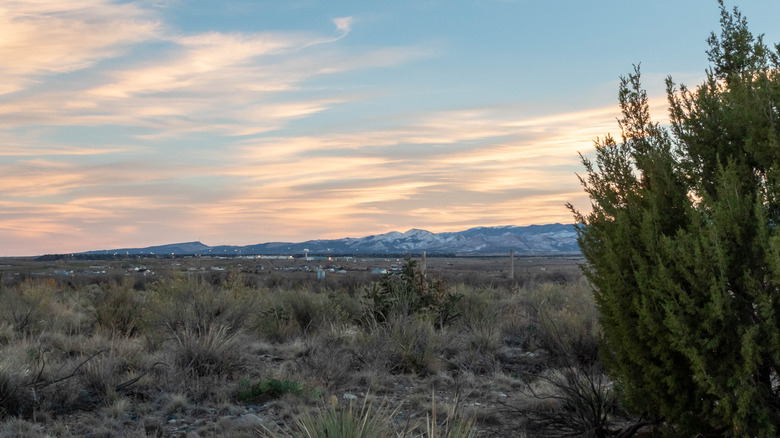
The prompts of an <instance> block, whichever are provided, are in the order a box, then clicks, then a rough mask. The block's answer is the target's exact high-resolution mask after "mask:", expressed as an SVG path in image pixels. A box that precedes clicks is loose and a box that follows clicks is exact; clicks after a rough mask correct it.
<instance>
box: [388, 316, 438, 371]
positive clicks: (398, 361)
mask: <svg viewBox="0 0 780 438" xmlns="http://www.w3.org/2000/svg"><path fill="white" fill-rule="evenodd" d="M385 329H386V330H388V331H389V337H388V338H387V340H388V345H386V347H385V348H387V350H388V351H389V354H390V358H389V360H390V363H389V366H390V371H391V372H394V373H413V374H419V375H427V374H430V373H432V372H436V371H438V370H439V369H440V365H441V364H440V359H439V355H438V353H439V339H438V336H437V333H436V331H435V330H434V327H433V324H432V323H431V322H430V320H428V319H426V318H423V317H420V316H407V315H399V316H396V317H395V318H394V319H393V320H392V321H390V322H389V324H386V325H385Z"/></svg>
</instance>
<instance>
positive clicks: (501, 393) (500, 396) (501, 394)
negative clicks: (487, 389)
mask: <svg viewBox="0 0 780 438" xmlns="http://www.w3.org/2000/svg"><path fill="white" fill-rule="evenodd" d="M496 396H497V397H498V398H506V394H504V393H503V392H499V393H498V394H496Z"/></svg>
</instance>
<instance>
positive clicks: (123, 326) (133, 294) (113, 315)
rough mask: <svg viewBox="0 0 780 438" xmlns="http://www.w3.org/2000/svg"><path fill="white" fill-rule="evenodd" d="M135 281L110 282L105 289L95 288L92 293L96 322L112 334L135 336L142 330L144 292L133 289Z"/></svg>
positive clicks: (127, 279)
mask: <svg viewBox="0 0 780 438" xmlns="http://www.w3.org/2000/svg"><path fill="white" fill-rule="evenodd" d="M133 283H134V281H133V280H132V279H131V278H129V277H128V278H125V279H124V280H123V281H122V283H116V282H113V281H112V282H110V283H109V284H108V285H107V286H106V287H104V288H93V290H92V293H91V296H92V297H91V298H92V305H93V308H94V313H95V322H96V323H97V324H98V325H99V326H100V327H102V328H104V329H106V330H110V331H111V332H114V333H117V334H120V335H127V336H133V335H135V334H137V333H138V332H139V330H140V326H141V323H142V321H143V313H144V296H143V292H138V291H136V290H135V289H134V288H133Z"/></svg>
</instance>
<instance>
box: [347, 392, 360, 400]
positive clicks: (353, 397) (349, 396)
mask: <svg viewBox="0 0 780 438" xmlns="http://www.w3.org/2000/svg"><path fill="white" fill-rule="evenodd" d="M356 399H357V396H356V395H355V394H350V393H348V392H347V393H344V400H356Z"/></svg>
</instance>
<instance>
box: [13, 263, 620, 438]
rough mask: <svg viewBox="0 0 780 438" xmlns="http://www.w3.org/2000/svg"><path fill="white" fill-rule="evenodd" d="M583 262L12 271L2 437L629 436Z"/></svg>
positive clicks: (86, 266) (29, 266)
mask: <svg viewBox="0 0 780 438" xmlns="http://www.w3.org/2000/svg"><path fill="white" fill-rule="evenodd" d="M579 263H582V259H581V258H577V257H515V260H514V276H513V277H510V275H509V269H510V267H509V265H510V261H509V257H484V258H460V257H454V258H436V257H429V258H428V259H427V260H426V262H425V267H426V269H425V272H424V275H423V272H422V269H421V266H420V265H421V264H420V261H419V260H418V259H413V260H405V259H397V258H376V259H364V258H359V259H354V258H348V259H344V258H333V259H327V258H308V259H306V258H303V257H299V258H295V259H261V258H178V257H177V258H125V259H107V260H76V259H59V260H49V261H35V260H31V259H0V272H1V273H2V289H1V290H0V299H1V301H0V302H1V303H2V308H0V349H1V351H0V434H3V435H15V436H46V435H48V436H93V437H102V436H106V437H108V436H165V437H168V436H170V437H185V436H187V437H198V436H200V437H207V436H225V435H228V436H239V437H240V436H333V435H332V432H331V434H329V435H328V434H326V433H325V432H323V431H324V429H325V428H331V430H332V429H333V428H341V429H343V428H345V427H359V426H360V427H363V428H364V429H365V430H363V431H362V433H363V434H362V435H360V434H352V435H344V434H341V435H337V436H410V437H411V436H426V437H434V436H442V437H443V436H452V437H458V436H560V435H563V434H567V433H582V434H583V435H582V436H589V434H592V435H594V436H595V435H596V434H597V433H599V432H605V431H608V430H612V429H615V430H616V428H619V427H622V426H624V425H625V424H628V423H627V421H628V418H627V417H626V416H625V415H623V413H622V412H621V410H620V408H619V406H618V405H617V402H616V401H615V394H614V391H613V388H612V385H611V382H609V380H608V379H607V378H606V377H605V376H604V375H603V373H602V372H601V369H600V367H599V363H598V345H597V338H598V334H599V328H598V323H597V311H596V308H595V306H594V303H593V299H592V295H591V291H590V289H589V286H588V284H587V282H586V281H585V280H584V278H583V277H582V275H581V273H580V269H579V266H578V264H579ZM380 269H382V270H385V271H387V272H388V274H381V273H374V274H372V272H384V271H377V270H380ZM317 271H320V273H319V276H320V278H319V279H318V272H317ZM323 275H324V278H322V276H323ZM305 431H308V432H310V433H309V434H306V433H304V432H305ZM313 431H314V432H316V431H320V432H322V433H320V434H317V433H311V432H313Z"/></svg>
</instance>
